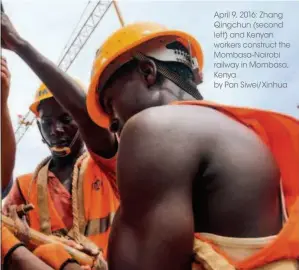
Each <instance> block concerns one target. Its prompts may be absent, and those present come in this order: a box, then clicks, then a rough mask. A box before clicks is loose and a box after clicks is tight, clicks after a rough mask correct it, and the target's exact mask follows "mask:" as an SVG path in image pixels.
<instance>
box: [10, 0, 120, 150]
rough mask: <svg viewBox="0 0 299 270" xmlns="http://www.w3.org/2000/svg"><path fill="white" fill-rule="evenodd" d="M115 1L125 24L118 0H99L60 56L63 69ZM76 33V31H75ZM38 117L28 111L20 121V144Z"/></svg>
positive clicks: (16, 132)
mask: <svg viewBox="0 0 299 270" xmlns="http://www.w3.org/2000/svg"><path fill="white" fill-rule="evenodd" d="M112 3H113V5H114V8H115V10H116V13H117V16H118V19H119V21H120V24H121V26H124V21H123V18H122V16H121V13H120V10H119V8H118V5H117V3H116V1H114V0H112V1H102V0H99V1H98V2H97V4H96V5H95V6H94V8H93V10H92V11H91V13H90V15H89V16H88V18H87V19H86V20H85V22H84V24H83V26H82V27H81V28H80V29H79V31H78V33H77V34H76V36H75V37H74V39H73V40H72V42H71V43H70V45H69V47H68V48H67V49H66V50H65V52H64V54H63V56H62V57H61V58H60V60H59V62H58V66H59V67H60V68H61V69H62V70H63V71H65V72H66V71H67V70H68V69H69V68H70V66H71V65H72V64H73V62H74V61H75V59H76V58H77V56H78V54H79V53H80V52H81V50H82V49H83V47H84V46H85V44H86V42H87V41H88V40H89V38H90V37H91V35H92V33H93V32H94V31H95V29H96V28H97V26H98V25H99V23H100V21H101V20H102V18H103V17H104V15H105V14H106V12H107V11H108V9H109V8H110V6H111V4H112ZM81 17H82V16H81ZM73 33H74V31H73ZM35 119H36V117H35V115H34V114H33V113H32V112H31V111H28V112H27V113H26V114H25V115H24V117H23V118H22V120H21V121H19V125H18V127H17V129H16V131H15V136H16V143H17V144H18V143H19V142H20V141H21V139H22V138H23V137H24V135H25V134H26V132H27V131H28V129H29V128H30V127H31V126H32V125H33V123H34V120H35Z"/></svg>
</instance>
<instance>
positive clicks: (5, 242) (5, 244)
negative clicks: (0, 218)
mask: <svg viewBox="0 0 299 270" xmlns="http://www.w3.org/2000/svg"><path fill="white" fill-rule="evenodd" d="M1 237H2V239H1V258H2V260H1V261H2V263H3V262H4V258H5V256H6V254H7V253H8V252H9V251H10V250H11V249H12V248H13V247H14V246H15V245H17V244H19V243H20V241H19V240H18V239H17V238H16V237H15V236H14V235H13V234H12V233H11V232H10V231H9V229H7V228H6V227H5V226H4V225H3V224H2V225H1Z"/></svg>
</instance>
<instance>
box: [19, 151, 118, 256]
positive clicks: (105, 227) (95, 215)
mask: <svg viewBox="0 0 299 270" xmlns="http://www.w3.org/2000/svg"><path fill="white" fill-rule="evenodd" d="M84 162H86V163H85V164H84ZM83 164H84V172H83V174H82V177H81V179H82V180H81V183H79V184H78V191H77V194H78V195H79V196H78V211H79V214H80V213H81V217H82V218H81V222H79V223H80V233H82V235H85V236H86V237H87V238H88V239H89V240H91V241H92V242H94V243H95V244H96V245H97V246H98V247H99V248H102V249H103V251H104V256H106V252H107V246H108V237H109V233H110V229H111V224H112V221H113V218H114V215H115V213H116V210H117V209H118V206H119V196H118V193H117V192H116V191H115V189H114V188H115V182H116V176H115V173H113V172H108V171H107V170H106V168H105V166H102V167H101V168H100V167H99V165H98V164H96V163H95V162H94V160H93V159H92V158H90V157H87V158H86V159H85V160H84V161H83V162H82V163H81V164H80V165H79V166H80V167H79V168H80V169H81V167H82V166H83ZM80 169H79V174H80V173H81V171H80ZM82 171H83V170H82ZM32 177H33V174H27V175H23V176H21V177H18V178H17V181H18V182H19V187H20V189H21V193H22V195H23V196H24V199H25V200H26V201H27V202H28V203H32V204H33V205H34V206H35V209H34V210H32V211H30V212H29V213H28V216H29V223H30V227H31V228H32V229H35V230H37V231H41V232H44V233H46V234H50V233H51V232H53V233H55V232H64V233H66V232H67V230H66V227H65V225H64V223H63V221H62V219H61V217H60V216H59V214H58V212H57V211H56V209H55V206H54V203H53V201H52V199H51V196H50V194H49V192H47V194H48V195H47V196H46V197H47V198H46V199H47V205H48V209H46V210H47V211H40V210H41V205H42V204H41V203H40V201H39V198H40V197H39V194H38V190H39V188H40V187H39V186H38V183H37V179H34V180H32ZM36 178H37V177H36ZM79 179H80V178H79ZM95 185H97V186H98V187H97V188H95ZM29 189H30V193H29ZM28 193H29V194H28ZM82 194H83V196H82ZM44 212H48V220H49V222H50V224H49V225H50V228H49V229H50V233H49V231H48V232H47V231H45V230H43V229H44V227H43V224H41V223H42V222H41V220H44V218H43V215H44V214H45V213H44ZM79 216H80V215H79ZM84 219H85V220H84ZM46 220H47V218H46ZM79 220H80V219H79ZM82 222H83V223H82Z"/></svg>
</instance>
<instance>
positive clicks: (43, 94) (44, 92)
mask: <svg viewBox="0 0 299 270" xmlns="http://www.w3.org/2000/svg"><path fill="white" fill-rule="evenodd" d="M75 81H76V82H77V83H78V84H79V85H80V86H81V88H82V90H84V91H85V89H86V88H85V87H84V86H83V84H82V83H81V82H80V81H79V80H77V79H75ZM49 98H54V96H53V94H52V93H51V91H50V90H49V89H48V88H47V86H46V85H45V84H44V83H42V84H41V85H40V87H39V88H38V89H37V91H36V93H35V97H34V102H33V103H32V104H31V105H30V107H29V109H30V111H32V112H33V113H34V114H35V115H36V117H39V113H38V106H39V104H40V102H41V101H42V100H46V99H49Z"/></svg>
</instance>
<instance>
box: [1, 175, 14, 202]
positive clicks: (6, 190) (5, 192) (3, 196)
mask: <svg viewBox="0 0 299 270" xmlns="http://www.w3.org/2000/svg"><path fill="white" fill-rule="evenodd" d="M12 184H13V178H11V179H10V181H9V183H8V185H7V187H6V188H5V189H4V190H3V191H2V200H3V199H4V198H5V197H6V196H7V194H8V193H9V191H10V190H11V188H12Z"/></svg>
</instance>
